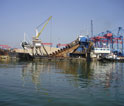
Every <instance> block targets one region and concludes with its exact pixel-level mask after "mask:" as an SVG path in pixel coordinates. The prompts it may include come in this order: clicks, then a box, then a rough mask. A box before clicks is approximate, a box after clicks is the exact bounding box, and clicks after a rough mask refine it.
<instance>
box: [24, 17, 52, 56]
mask: <svg viewBox="0 0 124 106" xmlns="http://www.w3.org/2000/svg"><path fill="white" fill-rule="evenodd" d="M51 18H52V16H50V17H49V18H48V19H47V20H46V21H44V22H43V23H42V24H40V25H39V26H38V27H36V36H34V37H33V40H32V44H27V43H26V42H22V47H23V48H24V49H25V48H27V49H29V48H30V49H31V50H32V56H44V55H48V52H47V50H46V49H45V47H44V44H43V43H42V41H41V40H40V39H39V36H40V35H41V33H42V32H43V30H44V28H45V27H46V25H47V24H48V22H49V20H50V19H51ZM43 24H44V26H43V28H42V29H41V30H40V32H38V28H39V27H41V25H43ZM43 50H44V51H45V54H44V52H43Z"/></svg>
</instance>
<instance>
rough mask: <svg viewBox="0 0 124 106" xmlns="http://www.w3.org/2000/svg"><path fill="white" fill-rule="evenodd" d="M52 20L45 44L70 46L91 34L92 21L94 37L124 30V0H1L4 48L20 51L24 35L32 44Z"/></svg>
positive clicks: (0, 41)
mask: <svg viewBox="0 0 124 106" xmlns="http://www.w3.org/2000/svg"><path fill="white" fill-rule="evenodd" d="M49 16H52V20H51V21H50V22H49V24H48V25H47V26H46V28H45V29H44V31H43V33H42V35H41V36H40V39H42V42H50V41H52V43H54V45H55V44H57V43H69V42H71V41H73V40H75V39H76V38H77V37H78V35H79V34H82V35H85V34H87V33H89V34H90V21H91V19H92V20H93V23H94V34H97V33H100V32H103V31H106V30H108V29H109V30H113V29H117V28H118V27H120V26H121V27H123V28H124V0H0V44H8V45H11V46H12V47H19V46H20V42H21V41H22V40H23V37H24V32H26V38H27V39H30V40H32V36H34V35H35V28H36V27H37V26H38V25H39V24H41V23H42V22H43V21H44V20H46V19H47V18H48V17H49ZM41 28H42V27H41ZM41 28H39V30H40V29H41Z"/></svg>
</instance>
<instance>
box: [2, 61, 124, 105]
mask: <svg viewBox="0 0 124 106" xmlns="http://www.w3.org/2000/svg"><path fill="white" fill-rule="evenodd" d="M0 106H124V63H123V62H104V63H103V62H86V61H82V60H75V61H74V60H69V61H68V60H66V61H65V60H61V61H52V60H51V61H33V62H32V61H8V62H6V61H5V62H0Z"/></svg>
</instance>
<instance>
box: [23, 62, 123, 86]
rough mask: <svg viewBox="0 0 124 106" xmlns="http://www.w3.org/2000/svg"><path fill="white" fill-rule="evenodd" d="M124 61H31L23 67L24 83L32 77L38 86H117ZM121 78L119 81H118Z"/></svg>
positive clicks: (121, 75) (121, 76)
mask: <svg viewBox="0 0 124 106" xmlns="http://www.w3.org/2000/svg"><path fill="white" fill-rule="evenodd" d="M120 64H123V63H114V62H113V63H101V62H86V61H54V62H49V61H45V62H30V63H28V64H26V65H24V66H23V68H22V78H23V81H24V83H25V82H26V81H28V79H30V78H31V80H32V82H33V83H34V84H35V85H36V86H38V85H42V83H48V84H49V83H51V82H52V84H54V83H59V81H60V82H61V84H63V85H64V84H65V83H68V84H70V86H71V87H81V88H84V87H105V88H109V87H111V86H117V85H118V83H120V80H123V65H120ZM118 80H119V81H118Z"/></svg>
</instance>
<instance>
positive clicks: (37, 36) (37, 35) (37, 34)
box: [35, 16, 52, 39]
mask: <svg viewBox="0 0 124 106" xmlns="http://www.w3.org/2000/svg"><path fill="white" fill-rule="evenodd" d="M51 18H52V16H50V17H49V18H48V19H47V20H46V21H45V24H44V26H43V28H42V29H41V30H40V32H39V33H38V30H37V28H38V27H40V26H41V25H42V24H40V25H39V26H38V27H37V28H36V37H35V38H36V39H38V38H39V36H40V35H41V33H42V32H43V30H44V28H45V27H46V25H47V24H48V22H49V20H50V19H51Z"/></svg>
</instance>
